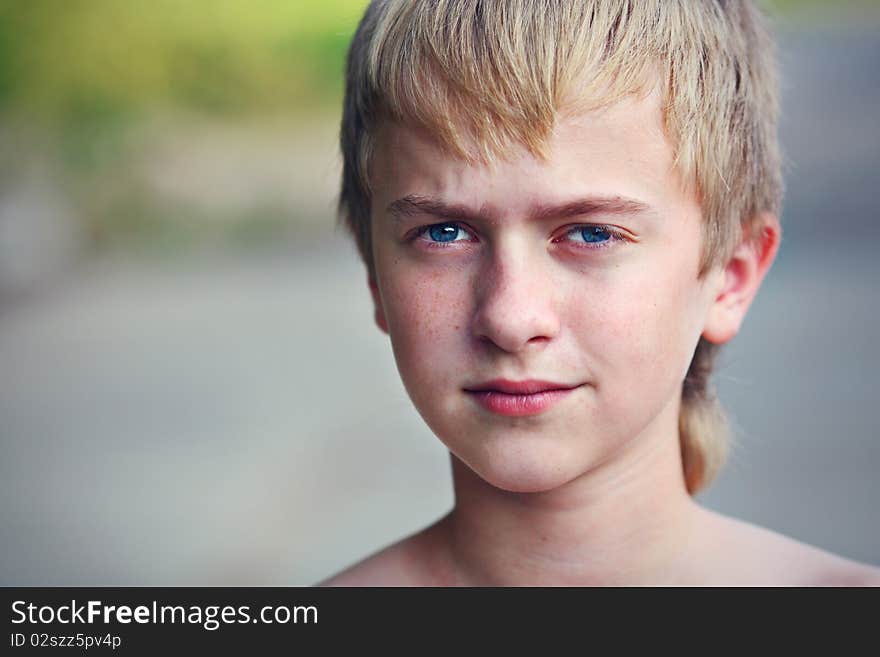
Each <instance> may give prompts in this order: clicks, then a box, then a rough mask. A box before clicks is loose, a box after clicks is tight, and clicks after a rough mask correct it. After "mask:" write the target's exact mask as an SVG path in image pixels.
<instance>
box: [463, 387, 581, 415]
mask: <svg viewBox="0 0 880 657" xmlns="http://www.w3.org/2000/svg"><path fill="white" fill-rule="evenodd" d="M581 385H582V384H575V385H571V384H566V383H556V382H553V381H539V380H534V379H532V380H528V381H510V380H508V379H495V380H492V381H487V382H486V383H481V384H479V385H475V386H471V387H468V388H464V392H465V393H466V394H467V395H468V396H469V397H471V398H472V399H473V400H474V401H475V402H476V403H478V404H479V405H480V406H482V407H483V408H484V409H486V410H488V411H490V412H491V413H495V414H497V415H506V416H510V417H524V416H528V415H539V414H540V413H543V412H545V411H547V410H549V409H550V408H551V407H553V406H555V405H556V404H557V403H559V402H560V401H562V400H563V399H565V398H566V397H568V396H569V395H570V394H571V393H572V391H574V390H576V389H577V388H579V387H580V386H581Z"/></svg>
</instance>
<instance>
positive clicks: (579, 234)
mask: <svg viewBox="0 0 880 657" xmlns="http://www.w3.org/2000/svg"><path fill="white" fill-rule="evenodd" d="M548 150H549V156H548V158H547V159H546V160H539V159H536V158H535V157H533V156H532V155H530V154H528V153H514V154H512V155H511V157H510V158H509V159H506V160H504V161H501V162H499V163H497V166H495V167H486V166H482V165H475V164H468V163H466V162H463V161H461V160H458V159H455V158H453V157H451V156H449V155H448V154H445V153H444V152H443V151H442V150H440V149H438V148H437V147H436V145H435V144H433V143H432V142H431V139H430V137H429V136H426V135H423V134H420V133H418V132H417V131H415V130H412V129H408V128H405V127H402V126H386V127H385V128H384V129H383V131H382V134H381V135H380V139H379V144H378V146H377V151H376V153H375V155H374V160H373V166H372V169H371V176H372V180H373V183H374V189H375V194H374V198H373V213H372V216H373V222H372V231H373V234H372V241H373V249H374V260H375V278H373V279H372V280H370V289H371V292H372V294H373V300H374V303H375V310H376V323H377V325H378V326H379V328H380V329H381V330H383V331H385V332H386V333H388V334H389V336H390V338H391V342H392V347H393V349H394V354H395V359H396V361H397V365H398V370H399V371H400V374H401V378H402V380H403V382H404V385H405V386H406V388H407V392H408V393H409V395H410V398H411V399H412V400H413V403H414V404H415V406H416V408H417V410H418V411H419V413H420V414H421V415H422V417H423V418H424V419H425V421H426V423H427V424H428V425H429V426H430V428H431V429H432V430H433V432H434V433H435V434H436V435H437V437H438V438H439V439H440V440H441V441H443V443H444V444H445V445H446V446H447V447H448V448H449V451H450V453H451V454H452V465H453V467H452V470H453V482H454V488H455V500H456V502H455V507H454V508H453V510H452V511H451V512H450V513H449V514H448V515H447V516H446V517H444V518H443V519H441V520H440V521H438V522H437V523H435V524H434V525H432V526H430V527H428V528H427V529H425V530H423V531H421V532H419V533H417V534H415V535H414V536H411V537H409V538H407V539H405V540H403V541H401V542H399V543H397V544H395V545H392V546H391V547H389V548H387V549H385V550H383V551H381V552H380V553H378V554H376V555H375V556H373V557H370V558H368V559H367V560H365V561H363V562H361V563H359V564H357V565H355V566H354V567H352V568H350V569H349V570H347V571H345V572H343V573H341V574H339V575H337V576H336V577H333V578H331V579H329V580H327V581H325V582H323V584H324V585H329V586H346V585H413V586H419V585H451V586H468V585H482V586H517V585H543V586H566V585H572V586H587V585H590V586H606V585H803V586H811V585H862V584H864V585H867V584H880V570H878V569H875V568H871V567H868V566H863V565H860V564H856V563H853V562H850V561H847V560H845V559H841V558H839V557H836V556H833V555H831V554H828V553H826V552H822V551H820V550H818V549H815V548H812V547H809V546H806V545H803V544H801V543H798V542H796V541H793V540H791V539H788V538H785V537H783V536H780V535H778V534H775V533H773V532H770V531H767V530H765V529H761V528H758V527H754V526H751V525H748V524H746V523H743V522H739V521H736V520H732V519H730V518H725V517H723V516H721V515H718V514H716V513H713V512H710V511H707V510H705V509H703V508H701V507H700V506H699V505H698V504H696V503H695V502H694V500H693V498H692V497H691V495H690V494H689V493H688V491H687V490H686V488H685V483H684V479H683V475H682V462H681V454H680V447H679V436H678V418H679V410H680V398H681V381H682V379H683V377H684V374H685V372H686V371H687V367H688V364H689V362H690V359H691V357H692V355H693V353H694V348H695V347H696V344H697V341H698V340H699V338H700V337H701V336H702V337H703V338H705V339H707V340H709V341H710V342H715V343H724V342H727V341H728V340H730V339H731V338H732V337H733V336H735V335H736V333H737V331H738V330H739V327H740V324H741V322H742V321H743V318H744V316H745V314H746V311H747V309H748V307H749V305H750V303H751V301H752V299H753V298H754V296H755V294H756V293H757V291H758V288H759V287H760V284H761V281H762V279H763V277H764V275H765V274H766V272H767V270H768V269H769V267H770V265H771V264H772V262H773V259H774V257H775V254H776V250H777V248H778V246H779V241H780V234H781V230H780V227H779V222H778V220H777V218H776V217H774V216H772V215H769V214H767V215H762V216H760V217H758V218H756V220H758V221H760V223H761V224H762V226H763V231H762V232H761V236H760V237H759V238H757V239H756V240H755V241H753V242H748V241H744V242H743V243H741V244H739V245H738V246H737V248H735V250H734V252H733V255H732V257H731V258H730V260H729V261H728V262H726V263H723V264H719V265H717V266H716V267H715V268H713V269H712V270H711V271H710V272H709V273H707V274H706V275H705V276H702V277H701V276H699V275H698V270H699V260H700V242H701V225H702V216H701V212H702V211H701V208H700V204H699V202H698V199H697V197H696V194H695V192H694V191H693V190H692V189H690V188H689V186H688V185H686V184H683V183H682V181H681V180H680V179H679V178H678V173H677V170H676V168H675V166H674V150H673V148H672V146H671V144H670V143H669V142H668V139H667V137H666V135H665V134H664V131H663V124H662V116H661V110H660V98H659V95H658V94H657V93H654V94H653V95H651V96H649V97H646V98H641V99H635V98H633V99H629V100H627V101H622V102H621V103H619V104H618V105H617V106H614V107H612V108H609V109H605V110H602V111H601V112H599V113H592V114H587V115H580V116H574V117H570V118H567V119H565V120H563V121H561V122H560V125H559V127H558V129H557V131H556V133H555V135H554V136H553V138H552V139H551V141H550V144H549V149H548ZM614 234H617V235H618V237H617V238H616V239H612V236H613V235H614ZM447 238H448V239H447ZM501 379H503V380H513V381H516V382H523V381H532V380H541V381H550V382H554V384H556V383H558V384H559V387H562V386H563V385H564V386H565V387H566V389H567V390H568V392H566V393H565V395H564V396H563V397H562V398H561V401H559V402H558V403H555V404H553V405H551V406H549V407H547V408H546V409H542V410H540V411H535V412H534V413H532V414H530V415H528V416H519V415H516V414H515V413H509V412H508V413H506V412H503V411H499V410H498V409H495V410H493V409H491V408H487V407H486V406H485V404H482V403H481V402H480V401H479V397H478V396H477V395H475V394H474V393H473V389H474V388H475V387H477V388H479V386H480V385H482V384H485V382H489V383H492V382H493V381H497V380H501ZM493 394H495V393H493Z"/></svg>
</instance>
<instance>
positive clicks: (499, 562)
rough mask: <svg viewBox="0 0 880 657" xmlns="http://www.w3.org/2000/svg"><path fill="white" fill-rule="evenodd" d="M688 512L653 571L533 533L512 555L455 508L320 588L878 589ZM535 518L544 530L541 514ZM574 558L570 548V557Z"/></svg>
mask: <svg viewBox="0 0 880 657" xmlns="http://www.w3.org/2000/svg"><path fill="white" fill-rule="evenodd" d="M453 460H454V459H453ZM454 467H455V466H454ZM455 469H457V470H460V469H461V466H460V465H459V466H458V467H456V468H455ZM517 495H518V494H513V496H514V497H516V496H517ZM523 501H524V500H510V502H512V505H506V506H508V508H509V509H510V507H511V506H519V505H520V503H521V502H523ZM525 506H526V507H528V506H529V504H528V502H526V505H525ZM687 506H688V508H687V511H686V517H687V518H686V521H685V519H683V522H684V523H685V524H686V523H691V524H690V526H689V529H687V531H688V532H689V536H690V537H691V538H692V539H693V540H692V541H691V543H690V545H687V543H688V541H687V539H685V538H684V537H683V536H682V537H680V538H681V539H682V540H681V543H682V544H683V545H684V547H682V549H681V551H680V552H679V553H676V554H673V555H670V556H669V559H668V560H666V561H663V563H662V564H660V563H655V564H653V565H655V566H656V568H652V567H651V564H650V563H648V562H647V561H646V560H645V558H644V554H645V553H644V552H643V551H642V550H635V551H632V552H631V553H630V554H628V555H627V554H626V550H625V548H626V545H627V544H626V543H622V544H620V543H619V544H618V547H619V548H623V549H621V550H615V551H614V552H613V553H611V554H609V553H607V552H606V553H605V558H604V559H602V558H599V559H597V558H594V557H593V555H592V554H591V553H590V552H583V553H582V554H581V555H574V565H575V566H577V568H576V567H573V562H572V561H566V560H565V559H563V558H561V557H560V555H559V554H555V553H554V552H553V549H554V548H553V544H551V542H550V538H549V537H548V536H546V535H542V534H540V533H538V532H537V531H536V532H535V533H534V534H533V535H532V536H531V537H530V538H531V543H532V545H531V546H530V547H531V549H529V550H528V551H526V552H525V553H524V554H525V555H526V556H520V554H521V553H518V550H521V549H523V547H524V546H521V545H510V544H508V543H506V542H505V540H504V538H503V537H504V534H503V533H496V526H497V525H499V524H503V523H496V522H486V523H483V522H481V523H479V525H478V526H476V527H475V526H474V525H472V524H470V525H469V524H468V521H467V520H466V519H465V518H464V517H465V516H467V515H468V510H467V509H465V508H463V507H462V506H460V505H459V504H457V505H456V508H455V509H453V510H452V511H451V512H450V513H449V514H448V515H446V516H445V517H443V518H441V519H440V520H439V521H437V522H436V523H434V524H433V525H431V526H430V527H427V528H426V529H424V530H422V531H420V532H418V533H416V534H414V535H412V536H410V537H408V538H405V539H403V540H401V541H399V542H397V543H395V544H393V545H391V546H389V547H387V548H385V549H383V550H381V551H380V552H378V553H376V554H374V555H372V556H370V557H368V558H367V559H364V560H363V561H361V562H359V563H357V564H355V565H354V566H352V567H350V568H348V569H346V570H344V571H343V572H341V573H339V574H337V575H335V576H334V577H331V578H330V579H327V580H325V581H323V582H321V583H320V584H319V586H880V569H878V568H875V567H872V566H868V565H865V564H861V563H857V562H855V561H851V560H848V559H843V558H841V557H839V556H836V555H834V554H831V553H829V552H826V551H823V550H819V549H817V548H815V547H812V546H809V545H806V544H804V543H801V542H798V541H795V540H793V539H791V538H788V537H786V536H783V535H781V534H778V533H776V532H773V531H770V530H767V529H764V528H762V527H757V526H754V525H751V524H748V523H746V522H742V521H740V520H736V519H734V518H729V517H726V516H724V515H721V514H718V513H715V512H713V511H709V510H707V509H704V508H702V507H700V506H699V505H698V504H696V503H693V502H692V503H691V504H689V505H687ZM511 514H512V515H513V516H514V518H513V522H514V523H522V524H527V520H526V517H527V516H529V512H528V510H527V509H522V513H521V514H520V513H517V512H511ZM538 518H539V521H542V522H543V523H544V524H545V525H546V524H548V523H547V518H546V517H545V516H543V514H542V513H541V512H538ZM592 538H593V540H594V545H596V546H597V547H596V550H597V551H599V550H601V548H599V547H598V545H600V544H602V543H606V545H607V540H608V537H607V536H594V537H592ZM630 545H637V543H636V542H632V543H630ZM542 548H543V551H542ZM582 549H585V550H586V549H588V548H582ZM573 552H576V550H569V551H568V554H569V556H571V554H572V553H573ZM578 556H579V557H580V558H578ZM499 566H500V567H499ZM551 572H552V573H553V575H550V573H551Z"/></svg>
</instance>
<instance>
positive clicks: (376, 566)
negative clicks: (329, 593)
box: [317, 523, 449, 586]
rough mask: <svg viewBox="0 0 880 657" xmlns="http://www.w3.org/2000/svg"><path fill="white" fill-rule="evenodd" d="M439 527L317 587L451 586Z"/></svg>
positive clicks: (403, 540)
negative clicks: (440, 542)
mask: <svg viewBox="0 0 880 657" xmlns="http://www.w3.org/2000/svg"><path fill="white" fill-rule="evenodd" d="M438 525H439V523H438V524H436V525H432V526H431V527H428V528H426V529H423V530H422V531H420V532H418V533H416V534H413V535H412V536H408V537H406V538H404V539H402V540H400V541H398V542H396V543H394V544H392V545H389V546H388V547H386V548H384V549H382V550H380V551H379V552H376V553H375V554H373V555H371V556H369V557H367V558H366V559H363V560H362V561H359V562H358V563H356V564H354V565H353V566H351V567H349V568H346V569H345V570H343V571H342V572H340V573H337V574H336V575H333V576H332V577H330V578H328V579H326V580H324V581H322V582H319V583H318V584H317V586H440V585H448V584H449V582H448V581H447V580H448V577H447V576H446V575H445V571H446V569H445V568H444V567H443V563H442V559H441V557H440V549H439V540H438V539H439V528H438Z"/></svg>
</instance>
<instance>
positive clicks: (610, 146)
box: [370, 91, 695, 211]
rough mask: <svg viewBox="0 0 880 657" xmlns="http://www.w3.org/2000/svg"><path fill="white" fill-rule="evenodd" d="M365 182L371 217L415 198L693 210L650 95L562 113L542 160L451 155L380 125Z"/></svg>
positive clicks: (514, 149) (523, 154) (421, 135)
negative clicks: (591, 199) (623, 202)
mask: <svg viewBox="0 0 880 657" xmlns="http://www.w3.org/2000/svg"><path fill="white" fill-rule="evenodd" d="M471 146H472V151H471V152H472V153H476V152H479V144H478V143H477V141H476V140H472V141H471ZM370 178H371V184H372V186H373V190H374V210H376V209H380V208H377V207H376V206H377V205H378V204H382V209H384V207H385V205H387V203H388V202H389V201H392V202H393V200H394V199H396V198H400V197H403V196H406V195H408V194H414V193H415V194H430V195H433V196H437V195H440V196H444V197H454V200H455V201H456V202H469V201H471V202H474V203H477V204H485V203H495V202H502V203H503V204H504V205H505V206H507V207H510V208H514V209H515V208H516V207H517V205H518V204H520V203H523V204H527V203H530V204H533V203H534V202H536V201H538V202H542V203H543V202H564V201H566V200H568V197H570V196H572V195H575V194H580V195H583V194H589V195H603V196H625V197H628V198H634V199H637V200H640V201H642V202H644V203H645V204H647V205H650V206H652V207H656V208H659V209H663V208H670V209H671V208H672V207H674V206H676V205H680V204H682V203H693V202H695V199H694V198H693V194H691V193H690V192H689V191H688V190H687V189H686V187H685V186H684V185H683V184H682V181H681V179H680V177H679V175H678V171H677V169H676V167H675V162H674V149H673V146H672V144H671V142H670V140H669V139H668V137H667V135H666V133H665V131H664V127H663V115H662V111H661V103H660V94H659V93H658V92H656V91H652V92H651V93H650V94H648V95H645V96H642V97H636V96H628V97H626V98H624V99H623V100H621V101H619V102H617V103H615V104H612V105H609V106H606V107H603V108H600V109H594V110H590V111H587V112H582V113H560V118H559V120H558V122H557V124H556V126H555V128H554V131H553V133H552V135H551V136H550V138H549V139H548V140H547V143H546V150H545V153H544V155H543V156H542V155H539V154H535V153H531V152H529V151H527V150H526V149H525V147H523V146H519V145H513V146H510V147H509V148H507V149H506V150H505V151H504V152H503V154H502V156H500V157H498V158H496V159H494V160H492V161H491V162H485V161H482V162H481V161H479V160H478V159H477V158H476V157H475V158H473V159H471V160H468V159H465V158H462V157H459V156H456V155H453V154H452V153H450V152H449V150H447V149H444V148H443V146H442V145H441V144H439V143H438V142H437V141H436V140H435V139H433V138H432V136H431V135H430V134H427V133H426V132H425V131H422V130H419V129H417V128H413V127H410V126H405V125H401V124H398V123H391V122H385V123H384V124H383V125H382V126H381V127H380V129H379V131H378V133H377V140H376V150H375V152H374V157H373V161H372V163H371V170H370ZM450 200H453V199H450ZM380 211H381V210H380Z"/></svg>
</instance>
